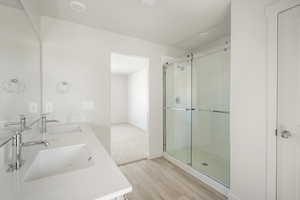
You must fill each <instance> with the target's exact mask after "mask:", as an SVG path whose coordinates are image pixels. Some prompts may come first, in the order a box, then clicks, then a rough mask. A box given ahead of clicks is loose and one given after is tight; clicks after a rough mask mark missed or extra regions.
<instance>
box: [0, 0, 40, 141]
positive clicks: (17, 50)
mask: <svg viewBox="0 0 300 200" xmlns="http://www.w3.org/2000/svg"><path fill="white" fill-rule="evenodd" d="M0 26H1V29H0V127H1V129H0V130H1V132H0V133H1V135H0V137H5V133H6V131H7V129H6V127H5V124H7V122H14V121H18V119H19V116H20V115H26V117H28V118H36V117H37V116H38V115H39V114H40V112H41V102H42V101H41V68H40V40H39V37H38V34H37V31H36V29H34V26H33V25H32V22H31V21H30V20H29V17H28V15H27V14H26V12H25V10H24V7H23V6H22V4H21V2H20V1H19V0H0ZM0 139H1V138H0Z"/></svg>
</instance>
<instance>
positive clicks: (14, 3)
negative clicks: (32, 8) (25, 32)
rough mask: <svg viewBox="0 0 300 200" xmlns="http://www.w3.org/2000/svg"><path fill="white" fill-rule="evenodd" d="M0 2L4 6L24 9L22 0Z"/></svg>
mask: <svg viewBox="0 0 300 200" xmlns="http://www.w3.org/2000/svg"><path fill="white" fill-rule="evenodd" d="M0 4H1V5H4V6H9V7H13V8H18V9H23V6H22V4H21V2H20V0H0Z"/></svg>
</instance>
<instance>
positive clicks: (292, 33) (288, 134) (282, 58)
mask: <svg viewBox="0 0 300 200" xmlns="http://www.w3.org/2000/svg"><path fill="white" fill-rule="evenodd" d="M277 123H278V124H277V129H278V137H277V138H278V139H277V199H278V200H300V6H298V7H294V8H291V9H289V10H286V11H285V12H282V13H280V14H279V16H278V122H277Z"/></svg>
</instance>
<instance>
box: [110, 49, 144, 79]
mask: <svg viewBox="0 0 300 200" xmlns="http://www.w3.org/2000/svg"><path fill="white" fill-rule="evenodd" d="M110 62H111V64H110V65H111V73H113V74H124V75H128V74H132V73H135V72H137V71H140V70H142V69H144V68H145V67H148V65H149V59H148V58H143V57H137V56H129V55H122V54H117V53H112V54H111V61H110Z"/></svg>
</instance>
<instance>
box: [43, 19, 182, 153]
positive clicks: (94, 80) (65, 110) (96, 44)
mask: <svg viewBox="0 0 300 200" xmlns="http://www.w3.org/2000/svg"><path fill="white" fill-rule="evenodd" d="M42 38H43V67H44V81H45V84H44V89H45V99H46V101H48V102H52V103H53V109H54V116H55V117H56V118H58V119H60V120H62V121H87V122H91V123H94V124H97V125H99V126H104V127H109V126H110V98H111V97H110V85H111V83H110V75H111V74H110V54H111V52H117V53H121V54H126V55H135V56H141V57H148V58H149V59H150V66H149V77H150V80H149V83H150V84H149V91H150V97H149V99H150V102H149V106H150V112H149V131H148V132H149V137H150V138H149V142H150V145H149V146H150V149H149V153H150V156H151V157H153V156H158V155H161V154H162V151H163V132H162V130H163V122H162V104H163V97H162V63H161V58H162V56H173V57H177V56H179V55H181V54H183V51H181V50H178V49H174V48H170V47H166V46H161V45H157V44H154V43H150V42H147V41H143V40H140V39H136V38H132V37H127V36H123V35H119V34H115V33H112V32H108V31H104V30H99V29H93V28H89V27H87V26H83V25H79V24H75V23H71V22H67V21H62V20H57V19H54V18H50V17H42ZM59 81H68V82H70V83H71V84H72V88H71V91H70V93H69V94H67V95H61V94H57V92H56V85H57V83H58V82H59ZM83 104H84V105H83ZM93 104H94V105H93ZM87 108H88V109H87ZM104 134H106V136H107V135H108V137H109V132H108V133H104Z"/></svg>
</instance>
